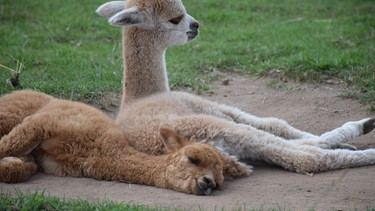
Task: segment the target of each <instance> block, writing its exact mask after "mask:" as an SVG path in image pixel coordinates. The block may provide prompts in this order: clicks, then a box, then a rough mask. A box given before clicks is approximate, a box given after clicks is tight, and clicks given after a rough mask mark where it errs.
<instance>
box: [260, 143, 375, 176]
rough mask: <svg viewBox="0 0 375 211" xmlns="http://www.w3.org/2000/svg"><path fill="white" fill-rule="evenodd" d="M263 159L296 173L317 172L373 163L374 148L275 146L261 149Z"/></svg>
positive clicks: (374, 156)
mask: <svg viewBox="0 0 375 211" xmlns="http://www.w3.org/2000/svg"><path fill="white" fill-rule="evenodd" d="M263 155H264V160H265V161H267V162H269V163H272V164H276V165H279V166H281V167H283V168H285V169H287V170H290V171H294V172H297V173H317V172H323V171H329V170H335V169H342V168H351V167H360V166H366V165H372V164H375V149H367V150H362V151H351V150H345V149H337V150H327V149H321V148H319V147H313V146H300V147H296V146H293V147H289V148H287V149H285V148H277V147H276V148H275V147H269V148H266V149H265V150H264V151H263Z"/></svg>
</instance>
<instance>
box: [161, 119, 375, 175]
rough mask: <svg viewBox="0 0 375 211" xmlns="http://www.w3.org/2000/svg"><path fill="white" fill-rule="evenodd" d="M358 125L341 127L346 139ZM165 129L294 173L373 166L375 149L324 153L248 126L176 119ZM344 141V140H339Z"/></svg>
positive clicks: (327, 151) (227, 122)
mask: <svg viewBox="0 0 375 211" xmlns="http://www.w3.org/2000/svg"><path fill="white" fill-rule="evenodd" d="M361 123H363V122H361V121H360V122H359V123H356V124H352V126H349V127H347V126H345V127H344V128H347V129H345V130H348V132H349V134H348V136H349V137H353V136H356V135H358V134H354V135H352V134H350V131H351V130H352V129H353V128H355V127H357V126H358V125H361ZM354 125H356V126H354ZM168 127H170V128H172V129H173V130H175V131H176V132H177V133H179V134H181V135H183V136H185V137H186V138H190V139H196V140H201V141H206V142H210V143H213V144H214V145H215V146H218V147H220V148H222V149H223V150H224V151H226V152H228V153H229V154H232V155H235V156H237V157H239V158H243V159H251V160H263V161H266V162H268V163H271V164H275V165H279V166H282V167H283V168H285V169H288V170H291V171H295V172H301V173H310V172H319V171H327V170H332V169H339V168H347V167H356V166H363V165H369V164H374V163H375V149H370V150H364V151H349V150H325V149H321V148H319V147H317V146H309V145H301V144H296V143H295V142H291V141H287V140H285V139H283V138H280V137H277V136H275V135H273V134H271V133H268V132H265V131H262V130H258V129H256V128H253V127H251V126H248V125H243V124H236V123H234V122H230V121H227V120H223V119H220V118H216V117H212V116H207V115H192V116H186V117H179V118H176V119H175V120H172V121H171V122H169V123H168ZM337 130H341V129H337ZM353 130H354V132H357V130H356V129H353ZM333 133H334V132H333ZM333 133H332V134H333ZM347 138H348V137H347V136H345V137H344V138H343V139H344V140H346V139H347ZM296 141H298V140H296ZM300 142H303V141H300Z"/></svg>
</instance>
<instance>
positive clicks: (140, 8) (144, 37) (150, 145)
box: [97, 0, 375, 176]
mask: <svg viewBox="0 0 375 211" xmlns="http://www.w3.org/2000/svg"><path fill="white" fill-rule="evenodd" d="M108 4H111V3H108ZM130 8H131V10H132V11H133V13H131V14H127V12H123V11H125V10H129V9H130ZM107 9H108V7H107ZM120 9H121V8H118V7H116V6H113V8H112V9H109V10H112V11H113V13H108V12H106V13H105V14H104V13H102V12H101V11H100V8H99V9H98V11H97V12H98V13H99V14H101V15H103V16H106V17H107V18H109V20H110V23H111V24H113V25H118V26H123V44H124V62H125V68H124V93H123V101H122V104H121V109H120V113H119V114H118V116H117V119H116V122H117V123H118V124H119V125H120V127H121V129H122V130H123V132H124V133H125V134H126V136H127V137H129V140H130V145H131V146H133V147H134V148H136V149H138V150H140V151H143V152H145V153H148V154H154V155H160V154H163V153H164V152H163V149H162V144H161V143H160V140H159V139H158V138H156V137H157V135H158V128H159V127H161V126H167V127H170V128H172V129H173V130H174V131H176V132H177V133H178V134H180V135H182V136H183V137H185V138H186V139H189V140H197V141H202V142H207V143H212V144H213V145H215V146H217V147H219V148H222V149H223V150H224V152H225V153H229V154H231V155H235V156H237V157H239V158H242V159H251V160H262V161H266V162H268V163H271V164H275V165H279V166H282V167H283V168H285V169H288V170H290V171H295V172H300V173H311V172H320V171H327V170H332V169H338V168H347V167H357V166H363V165H370V164H375V149H368V150H361V151H350V150H348V149H338V148H340V147H345V148H350V149H353V147H352V146H350V145H347V144H345V142H348V141H350V140H352V139H354V138H356V137H358V136H360V135H362V134H365V133H367V132H370V131H371V130H372V129H373V128H374V127H375V126H374V122H375V120H374V119H364V120H360V121H357V122H349V123H346V124H344V125H343V126H342V127H339V128H337V129H334V130H332V131H329V132H327V133H324V134H323V135H321V136H316V135H313V134H310V133H307V132H304V131H301V130H298V129H296V128H294V127H292V126H291V125H289V124H288V123H286V122H285V121H283V120H280V119H277V118H260V117H256V116H253V115H251V114H248V113H245V112H243V111H241V110H239V109H237V108H234V107H231V106H226V105H222V104H218V103H215V102H210V101H207V100H205V99H202V98H200V97H198V96H194V95H192V94H188V93H184V92H170V91H169V88H168V78H167V71H166V67H165V58H164V57H165V50H166V48H167V47H169V46H172V44H182V43H185V42H187V41H188V40H189V39H187V38H186V37H187V36H188V35H189V33H191V31H196V30H197V26H198V24H197V23H195V20H194V19H192V18H191V16H189V15H188V14H187V13H186V11H185V8H184V6H183V4H182V2H181V1H180V0H170V1H163V0H150V1H145V0H128V1H126V2H124V8H123V10H122V11H121V12H118V10H120ZM107 11H108V10H107ZM134 11H137V12H134ZM135 16H136V17H135ZM178 16H183V17H184V18H183V19H182V20H183V21H182V22H181V23H180V24H177V25H174V24H171V23H170V20H173V18H174V17H178ZM113 17H115V18H113ZM129 17H133V18H132V19H133V21H128V22H126V23H124V21H121V20H129ZM114 19H116V21H115V22H114V21H113V20H114ZM187 22H188V23H189V24H187ZM193 23H194V24H193ZM173 27H175V28H178V30H179V32H185V35H181V33H180V34H176V33H175V31H174V28H173ZM193 28H194V30H193ZM182 37H184V39H182ZM173 40H175V42H173ZM181 41H182V42H181ZM235 163H236V165H237V164H239V163H238V162H235ZM226 174H227V175H231V174H232V173H230V172H229V171H227V172H226ZM232 176H238V175H236V173H233V174H232Z"/></svg>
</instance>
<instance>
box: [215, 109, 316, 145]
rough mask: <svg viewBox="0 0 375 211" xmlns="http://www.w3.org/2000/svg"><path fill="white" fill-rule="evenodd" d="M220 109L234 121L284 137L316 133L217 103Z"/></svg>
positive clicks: (310, 136) (272, 118) (296, 137)
mask: <svg viewBox="0 0 375 211" xmlns="http://www.w3.org/2000/svg"><path fill="white" fill-rule="evenodd" d="M218 109H220V111H221V112H222V113H224V114H225V115H227V116H229V117H230V118H231V119H233V121H234V122H236V123H240V124H246V125H250V126H252V127H255V128H257V129H259V130H263V131H266V132H269V133H272V134H274V135H276V136H280V137H282V138H285V139H300V138H316V137H317V136H316V135H313V134H311V133H308V132H305V131H302V130H299V129H297V128H295V127H293V126H291V125H290V124H288V123H287V122H286V121H284V120H281V119H278V118H274V117H257V116H254V115H251V114H248V113H246V112H244V111H241V110H240V109H237V108H234V107H230V106H226V105H219V108H218Z"/></svg>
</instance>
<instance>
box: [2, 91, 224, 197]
mask: <svg viewBox="0 0 375 211" xmlns="http://www.w3.org/2000/svg"><path fill="white" fill-rule="evenodd" d="M0 115H1V119H0V125H1V127H0V130H1V131H2V138H1V140H0V158H1V159H0V181H2V182H8V183H9V182H10V183H13V182H22V181H26V180H27V179H28V178H29V177H30V176H31V175H32V174H34V173H35V172H36V171H37V165H38V166H39V167H40V168H41V170H42V171H44V172H45V173H47V174H52V175H57V176H74V177H91V178H95V179H100V180H116V181H126V182H130V183H139V184H146V185H153V186H157V187H161V188H170V189H174V190H177V191H182V192H186V193H194V194H209V193H210V191H211V190H212V189H213V188H220V187H221V185H222V182H223V172H222V171H223V163H222V160H223V158H222V157H221V154H220V153H218V152H217V150H216V149H214V148H213V147H212V146H210V145H208V144H203V143H188V142H186V141H185V140H183V139H181V138H180V137H179V136H178V135H176V134H175V133H173V132H172V131H171V130H169V129H166V128H162V129H161V130H160V133H161V136H162V137H163V140H162V141H161V142H162V143H164V145H165V149H166V153H167V154H166V155H163V156H150V155H147V154H144V153H141V152H138V151H136V150H135V149H133V148H132V147H130V146H129V144H128V141H127V139H126V138H125V136H124V134H123V133H122V131H121V130H120V129H119V127H118V126H117V125H116V124H115V123H114V121H113V120H112V119H110V118H109V117H108V116H107V115H105V114H104V113H102V112H100V111H98V110H97V109H95V108H93V107H90V106H87V105H85V104H82V103H78V102H72V101H67V100H60V99H56V98H53V97H51V96H48V95H45V94H42V93H40V92H35V91H18V92H14V93H12V94H8V95H5V96H3V97H1V98H0ZM158 137H159V138H160V135H159V134H158ZM24 157H28V158H27V159H26V158H24ZM192 161H194V162H192ZM36 164H37V165H36Z"/></svg>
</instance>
